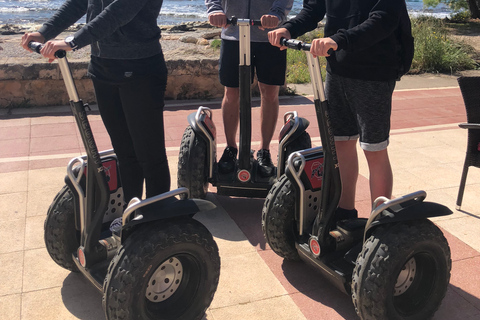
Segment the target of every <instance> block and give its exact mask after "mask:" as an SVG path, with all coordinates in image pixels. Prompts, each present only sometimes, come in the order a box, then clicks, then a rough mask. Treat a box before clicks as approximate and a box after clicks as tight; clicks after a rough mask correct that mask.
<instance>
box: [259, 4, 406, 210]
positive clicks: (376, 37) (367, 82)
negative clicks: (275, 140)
mask: <svg viewBox="0 0 480 320" xmlns="http://www.w3.org/2000/svg"><path fill="white" fill-rule="evenodd" d="M324 17H326V24H325V35H324V36H325V37H324V38H321V39H314V40H313V41H312V47H311V50H310V52H311V53H312V54H313V55H314V56H325V57H327V77H326V88H325V93H326V97H327V99H328V101H329V109H328V113H329V116H330V123H331V125H332V128H333V133H334V136H335V146H336V151H337V155H338V162H339V167H340V175H341V180H342V186H343V190H342V195H341V198H340V202H339V206H338V209H337V212H336V218H337V219H338V220H341V219H349V218H355V217H357V210H356V209H355V190H356V183H357V179H358V174H359V169H358V158H357V151H356V144H357V140H358V139H359V140H360V147H361V148H362V149H363V151H364V154H365V156H366V159H367V162H368V167H369V171H370V179H369V180H370V195H371V199H372V203H373V201H374V199H376V198H377V197H379V196H384V197H387V198H391V195H392V187H393V175H392V169H391V166H390V161H389V158H388V152H387V146H388V144H389V132H390V115H391V107H392V95H393V90H394V88H395V81H396V80H399V78H400V77H401V76H402V75H403V74H405V73H406V72H407V71H408V70H409V68H410V64H411V61H412V58H413V50H414V48H413V37H412V35H411V24H410V19H409V16H408V12H407V9H406V4H405V0H356V1H355V0H354V1H351V0H304V2H303V9H302V10H301V12H300V13H299V14H298V15H297V16H296V17H295V18H293V19H291V20H289V21H287V22H286V23H284V24H283V25H282V26H281V27H280V28H278V29H276V30H273V31H271V32H269V34H268V37H269V41H270V43H271V44H272V45H275V46H277V47H281V45H280V39H281V38H287V39H290V38H296V37H298V36H300V35H302V34H304V33H305V32H308V31H310V30H313V29H315V28H316V27H317V24H318V22H319V21H321V20H322V19H323V18H324ZM280 49H286V47H281V48H280Z"/></svg>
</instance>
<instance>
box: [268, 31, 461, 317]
mask: <svg viewBox="0 0 480 320" xmlns="http://www.w3.org/2000/svg"><path fill="white" fill-rule="evenodd" d="M281 43H282V45H284V46H287V47H288V48H293V49H297V50H305V51H308V50H310V45H309V44H305V43H303V42H300V41H297V40H285V39H282V41H281ZM306 54H307V58H308V59H307V61H308V64H309V71H310V76H311V81H312V86H313V89H314V98H315V101H314V104H315V110H316V114H317V121H318V126H319V130H320V137H321V141H322V147H317V148H312V149H308V150H303V151H299V152H294V153H293V154H292V155H290V157H289V158H288V161H287V162H288V163H287V168H286V170H285V174H284V175H283V176H282V177H281V178H280V180H279V181H278V182H277V183H276V184H275V185H274V186H273V187H272V188H271V190H270V192H269V194H268V196H267V198H266V200H265V203H264V207H263V210H262V229H263V232H264V235H265V238H266V240H267V242H268V244H269V245H270V247H271V248H272V250H273V251H274V252H275V253H276V254H278V255H279V256H281V257H283V258H284V259H286V260H303V261H305V262H307V263H308V264H310V265H311V266H313V267H314V268H315V269H317V270H319V271H320V272H321V273H323V275H324V276H325V277H326V278H328V279H329V280H331V281H332V282H333V284H334V285H336V286H337V287H338V288H339V289H340V290H342V291H343V292H345V293H347V294H351V296H352V300H353V303H354V306H355V310H356V312H357V314H358V316H359V317H360V318H361V319H383V320H393V319H411V320H412V319H416V320H423V319H429V318H431V317H432V316H433V314H434V313H435V312H436V310H437V309H438V308H439V306H440V304H441V302H442V300H443V298H444V297H445V293H446V291H447V286H448V283H449V280H450V270H451V266H452V262H451V257H450V248H449V245H448V243H447V240H446V239H445V237H444V236H443V233H442V232H441V231H440V229H439V228H438V227H437V226H435V225H434V224H433V223H432V222H431V221H430V220H428V218H430V217H435V216H444V215H449V214H451V213H452V211H451V210H450V209H448V208H447V207H445V206H443V205H440V204H436V203H432V202H426V201H424V199H425V197H426V192H425V191H417V192H414V193H411V194H408V195H405V196H401V197H399V198H396V199H387V198H385V197H380V198H378V199H376V200H375V201H374V203H373V210H372V212H371V215H370V217H369V218H368V219H362V218H356V219H351V220H340V221H337V219H336V217H335V210H336V209H337V206H338V202H339V199H340V194H341V181H340V173H339V166H338V161H337V155H336V150H335V143H334V137H333V133H332V131H331V128H330V123H329V118H328V112H327V106H328V102H327V100H326V98H325V94H324V89H323V82H322V78H321V74H320V65H319V62H318V59H315V58H313V56H312V55H311V53H310V52H306Z"/></svg>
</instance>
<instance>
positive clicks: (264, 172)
mask: <svg viewBox="0 0 480 320" xmlns="http://www.w3.org/2000/svg"><path fill="white" fill-rule="evenodd" d="M257 162H258V173H259V174H260V176H262V177H271V176H273V174H274V169H275V166H274V165H273V163H272V157H271V156H270V151H269V150H266V149H262V150H258V152H257Z"/></svg>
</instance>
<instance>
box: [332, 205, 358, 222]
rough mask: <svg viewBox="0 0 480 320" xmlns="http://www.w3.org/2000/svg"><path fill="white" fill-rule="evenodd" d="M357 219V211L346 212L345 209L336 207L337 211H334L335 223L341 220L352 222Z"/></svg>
mask: <svg viewBox="0 0 480 320" xmlns="http://www.w3.org/2000/svg"><path fill="white" fill-rule="evenodd" d="M357 218H358V211H357V210H356V209H352V210H347V209H343V208H340V207H338V208H337V210H336V211H335V221H336V222H338V221H341V220H352V219H357Z"/></svg>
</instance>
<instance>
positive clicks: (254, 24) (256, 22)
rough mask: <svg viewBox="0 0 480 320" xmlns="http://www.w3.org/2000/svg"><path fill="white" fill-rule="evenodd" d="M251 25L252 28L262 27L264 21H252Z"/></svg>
mask: <svg viewBox="0 0 480 320" xmlns="http://www.w3.org/2000/svg"><path fill="white" fill-rule="evenodd" d="M250 24H251V25H252V26H260V27H261V26H262V21H261V20H250Z"/></svg>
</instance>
